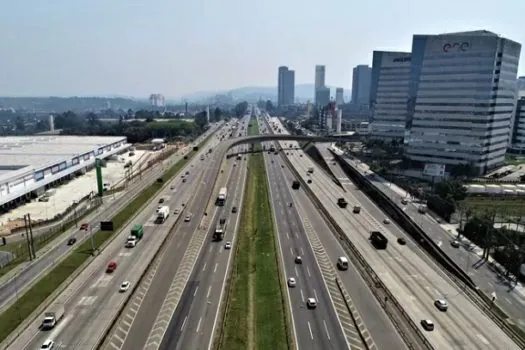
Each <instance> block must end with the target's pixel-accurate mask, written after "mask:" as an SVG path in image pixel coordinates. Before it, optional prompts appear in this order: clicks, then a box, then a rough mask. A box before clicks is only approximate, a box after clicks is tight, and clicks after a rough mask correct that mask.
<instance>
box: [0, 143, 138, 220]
mask: <svg viewBox="0 0 525 350" xmlns="http://www.w3.org/2000/svg"><path fill="white" fill-rule="evenodd" d="M129 147H130V144H128V143H127V140H126V137H124V136H115V137H101V136H27V137H26V136H24V137H17V136H13V137H2V139H0V208H1V209H2V211H4V212H5V211H8V210H10V209H11V208H14V207H16V206H18V205H21V204H23V203H25V202H26V201H28V200H30V199H32V198H36V197H38V196H40V195H42V194H43V193H44V192H45V191H46V190H47V189H49V188H52V187H53V186H55V185H57V184H59V183H60V182H62V181H64V180H67V179H71V178H73V177H74V176H75V174H78V173H85V171H86V170H87V169H89V168H92V167H93V166H94V164H95V159H97V158H98V159H105V158H108V157H110V156H112V155H114V154H118V153H121V152H123V151H125V150H126V149H128V148H129Z"/></svg>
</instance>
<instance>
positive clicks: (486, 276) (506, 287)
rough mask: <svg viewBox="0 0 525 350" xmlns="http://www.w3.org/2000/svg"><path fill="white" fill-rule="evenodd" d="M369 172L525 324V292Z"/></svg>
mask: <svg viewBox="0 0 525 350" xmlns="http://www.w3.org/2000/svg"><path fill="white" fill-rule="evenodd" d="M328 147H329V146H328V145H327V144H321V145H319V146H318V148H319V150H320V151H321V152H322V154H323V156H326V157H327V158H331V157H332V154H331V153H330V151H328ZM345 160H346V161H347V162H348V164H350V165H352V166H353V167H354V168H355V169H357V170H358V171H359V172H361V173H362V174H364V172H365V171H366V169H367V168H368V167H366V166H365V165H364V164H361V163H359V162H358V161H357V160H355V159H351V158H349V157H345ZM367 174H368V179H369V180H370V181H371V182H372V183H373V184H374V185H375V186H376V187H377V188H378V189H379V190H381V191H382V192H383V193H385V194H386V195H387V196H388V197H390V198H392V199H393V200H394V202H395V203H396V204H397V205H398V206H399V207H400V208H402V209H403V210H404V211H405V213H406V214H407V215H409V216H410V217H411V218H412V220H414V222H416V223H417V224H418V225H419V227H421V228H422V229H423V231H425V233H426V234H427V235H428V236H429V237H431V238H432V239H433V240H434V241H435V242H436V244H437V245H438V246H439V247H440V248H441V250H443V252H445V253H446V254H447V255H448V256H449V257H450V258H452V260H453V261H454V262H455V263H456V264H457V265H458V266H459V267H460V268H462V269H463V270H464V271H465V272H466V273H467V274H468V275H469V276H470V277H471V278H472V280H473V281H474V283H476V285H477V286H479V288H481V290H483V291H484V292H485V293H487V295H492V293H495V294H496V298H497V300H496V304H498V306H500V307H501V308H502V309H503V310H505V312H507V313H508V314H509V315H510V316H511V317H512V318H513V320H514V321H515V322H517V323H518V324H520V325H521V326H523V327H525V295H524V294H523V292H520V291H518V290H517V289H513V288H511V286H510V283H508V282H507V281H506V279H505V278H504V277H503V276H502V275H501V274H500V273H499V272H497V271H494V270H493V269H491V268H490V266H489V264H487V263H480V262H481V261H480V257H479V256H478V255H477V254H476V253H475V252H474V251H472V250H469V249H468V247H464V246H460V247H459V248H454V247H453V246H451V245H450V242H451V241H452V240H454V239H455V237H453V236H452V235H451V234H450V232H447V230H446V228H444V227H442V226H441V224H439V223H438V222H437V221H436V220H435V219H434V218H433V217H432V216H431V215H422V214H420V213H419V212H418V204H417V203H412V202H409V204H408V205H403V203H401V200H402V199H403V198H405V197H404V196H403V195H401V194H400V193H399V192H401V191H395V190H393V189H392V185H391V184H390V182H388V181H386V180H385V179H383V178H381V177H380V176H376V175H372V174H370V171H367ZM336 176H338V177H339V176H340V177H341V178H346V177H347V175H346V174H344V172H343V171H342V170H341V171H340V172H339V173H338V174H337V175H336ZM403 192H404V191H403Z"/></svg>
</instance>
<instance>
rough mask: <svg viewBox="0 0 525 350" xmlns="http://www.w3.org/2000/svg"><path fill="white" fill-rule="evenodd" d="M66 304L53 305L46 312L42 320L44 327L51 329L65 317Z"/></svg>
mask: <svg viewBox="0 0 525 350" xmlns="http://www.w3.org/2000/svg"><path fill="white" fill-rule="evenodd" d="M64 313H65V309H64V304H56V305H53V306H52V307H51V308H50V309H49V310H48V311H46V312H45V313H44V319H43V320H42V329H51V328H53V327H55V326H56V324H57V323H58V321H60V320H61V319H62V317H64Z"/></svg>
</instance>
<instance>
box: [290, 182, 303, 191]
mask: <svg viewBox="0 0 525 350" xmlns="http://www.w3.org/2000/svg"><path fill="white" fill-rule="evenodd" d="M300 187H301V184H300V183H299V181H297V180H295V181H294V182H292V188H293V189H294V190H298V189H299V188H300Z"/></svg>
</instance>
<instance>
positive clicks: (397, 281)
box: [289, 151, 517, 349]
mask: <svg viewBox="0 0 525 350" xmlns="http://www.w3.org/2000/svg"><path fill="white" fill-rule="evenodd" d="M301 154H302V157H300V155H301ZM289 159H290V160H291V162H292V164H293V165H294V167H296V169H298V171H299V173H301V174H303V175H302V176H303V178H304V179H305V181H306V179H307V178H311V179H312V184H311V185H310V187H311V188H312V190H313V191H314V193H315V194H316V196H317V197H318V198H319V200H320V201H321V202H322V203H323V205H324V206H325V208H326V209H327V210H328V211H329V212H330V213H331V214H332V216H333V218H334V219H335V220H336V221H337V222H338V224H339V226H341V228H342V229H343V230H344V231H345V233H346V235H347V236H348V238H349V239H350V240H351V241H352V242H353V243H354V245H355V246H356V247H357V248H358V250H359V251H360V252H361V254H362V255H363V256H364V257H365V258H366V259H367V261H368V263H369V264H370V265H371V267H372V268H373V269H374V271H375V272H376V273H377V274H378V275H379V276H380V278H381V279H382V281H383V282H384V283H385V285H386V286H387V287H388V288H389V289H390V290H391V292H393V293H394V295H395V296H396V298H397V299H398V301H399V302H400V303H401V304H402V305H403V307H404V308H405V311H406V312H407V313H408V314H409V315H410V317H411V318H412V319H413V321H414V322H415V323H416V324H418V325H419V322H420V321H421V320H423V319H427V318H429V319H432V320H433V321H434V323H435V324H436V329H435V330H434V331H433V332H425V335H426V337H427V339H428V340H429V341H430V342H431V343H432V344H433V345H434V347H436V348H439V349H441V348H443V349H445V348H447V349H456V348H465V349H502V348H504V349H516V348H517V346H516V344H514V343H513V342H512V341H511V340H510V339H509V338H508V337H507V336H506V335H505V334H504V333H503V331H501V329H499V328H498V327H497V326H496V325H495V324H494V323H493V322H492V321H491V320H490V319H489V318H488V317H487V316H486V315H484V314H483V313H482V312H481V311H480V310H479V309H478V308H477V307H476V306H475V305H474V304H473V303H472V302H471V301H470V300H469V299H468V298H467V297H466V296H465V295H464V294H463V293H462V291H461V290H460V289H459V288H458V287H457V285H456V284H455V283H453V282H452V281H451V280H450V279H449V278H448V276H446V275H445V274H444V273H443V272H442V270H441V269H440V268H439V267H438V266H437V265H436V264H435V263H434V262H433V261H431V260H430V259H429V258H428V257H427V256H426V255H425V254H424V253H423V252H421V251H419V249H418V248H417V246H415V245H413V244H410V241H409V239H408V237H406V235H405V233H404V232H402V231H400V230H398V228H397V227H396V226H395V225H393V224H390V225H384V224H383V223H382V221H383V219H384V214H383V213H382V212H381V211H379V210H378V209H377V208H376V207H375V206H374V205H373V204H372V203H371V202H370V201H369V200H367V199H365V198H359V197H358V195H359V194H360V192H359V191H357V190H356V189H355V188H354V189H353V190H350V191H349V192H347V193H345V192H343V190H342V189H341V188H340V187H338V186H336V185H335V184H334V183H333V182H332V181H331V180H330V179H329V178H328V177H327V176H326V175H325V174H324V173H323V172H322V170H321V168H319V167H317V166H316V165H315V164H314V163H313V162H312V161H311V160H310V159H309V158H308V157H307V156H306V155H304V153H303V152H302V151H294V152H290V156H289ZM309 167H314V169H315V171H314V174H312V175H311V176H307V175H306V174H307V169H308V168H309ZM339 197H345V198H346V199H347V200H348V202H349V203H350V206H352V205H354V204H359V205H361V206H362V209H361V213H359V214H353V213H351V211H350V210H348V209H341V208H339V207H338V206H337V205H336V201H337V198H339ZM372 230H380V231H382V232H383V233H384V235H385V236H386V237H387V238H388V239H389V245H388V249H386V250H384V251H377V250H375V249H374V248H373V247H372V245H371V244H370V243H369V242H368V238H369V235H370V231H372ZM398 237H405V238H406V239H407V241H409V244H407V245H406V246H402V245H399V244H397V243H396V240H397V238H398ZM438 298H443V299H446V300H447V301H448V303H449V305H450V307H449V310H448V311H447V312H440V311H438V310H437V309H436V308H435V306H434V305H433V302H434V301H435V300H436V299H438Z"/></svg>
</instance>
